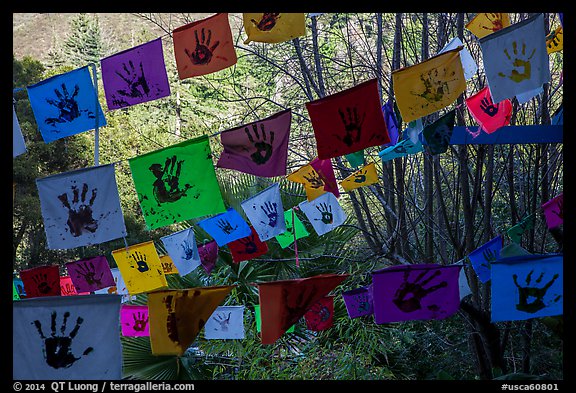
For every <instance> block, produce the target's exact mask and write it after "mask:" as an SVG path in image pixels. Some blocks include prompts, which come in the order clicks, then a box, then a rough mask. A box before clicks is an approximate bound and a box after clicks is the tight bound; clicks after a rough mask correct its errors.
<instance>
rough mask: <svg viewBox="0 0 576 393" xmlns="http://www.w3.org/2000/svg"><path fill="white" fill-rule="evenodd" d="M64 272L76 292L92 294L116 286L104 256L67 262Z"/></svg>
mask: <svg viewBox="0 0 576 393" xmlns="http://www.w3.org/2000/svg"><path fill="white" fill-rule="evenodd" d="M66 270H68V275H69V276H70V279H71V280H72V283H74V286H75V287H76V289H77V290H78V292H94V291H97V290H99V289H104V288H108V287H111V286H113V285H116V283H115V282H114V276H113V275H112V271H111V270H110V266H109V265H108V260H107V259H106V257H105V256H104V255H97V256H95V257H88V258H82V259H80V260H78V261H74V262H68V263H66Z"/></svg>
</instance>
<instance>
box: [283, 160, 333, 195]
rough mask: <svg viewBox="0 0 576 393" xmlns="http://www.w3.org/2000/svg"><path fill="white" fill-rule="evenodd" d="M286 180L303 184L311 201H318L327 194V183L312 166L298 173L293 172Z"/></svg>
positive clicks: (303, 168)
mask: <svg viewBox="0 0 576 393" xmlns="http://www.w3.org/2000/svg"><path fill="white" fill-rule="evenodd" d="M286 179H288V180H290V181H293V182H295V183H301V184H303V185H304V190H305V191H306V198H307V199H308V200H309V201H311V200H313V199H316V198H317V197H319V196H320V195H322V194H324V193H325V192H326V190H324V185H325V182H324V180H323V179H322V176H320V174H318V172H316V170H315V169H314V168H312V165H310V164H307V165H304V166H303V167H301V168H300V169H298V170H297V171H295V172H292V173H291V174H289V175H288V176H287V177H286Z"/></svg>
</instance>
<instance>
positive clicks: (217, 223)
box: [198, 207, 252, 247]
mask: <svg viewBox="0 0 576 393" xmlns="http://www.w3.org/2000/svg"><path fill="white" fill-rule="evenodd" d="M198 225H199V226H200V228H202V229H204V231H206V233H208V234H209V235H210V236H212V238H213V239H214V240H216V243H217V244H218V246H219V247H222V246H223V245H225V244H228V243H230V242H233V241H234V240H238V239H242V238H244V237H247V236H250V234H251V233H252V230H251V229H250V225H248V223H247V222H246V221H244V219H243V218H242V216H241V215H240V214H239V213H238V212H237V211H236V210H235V209H234V208H232V207H230V208H228V210H226V212H225V213H220V214H218V215H216V216H212V217H209V218H206V219H204V220H202V221H199V222H198Z"/></svg>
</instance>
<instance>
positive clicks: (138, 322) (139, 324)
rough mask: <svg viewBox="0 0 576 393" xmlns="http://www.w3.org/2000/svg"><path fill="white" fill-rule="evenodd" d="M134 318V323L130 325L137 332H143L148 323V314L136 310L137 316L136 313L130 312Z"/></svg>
mask: <svg viewBox="0 0 576 393" xmlns="http://www.w3.org/2000/svg"><path fill="white" fill-rule="evenodd" d="M132 317H133V318H134V325H132V329H134V330H136V331H137V332H143V331H144V330H145V329H146V325H147V324H148V315H147V314H146V313H141V312H138V316H136V313H133V314H132Z"/></svg>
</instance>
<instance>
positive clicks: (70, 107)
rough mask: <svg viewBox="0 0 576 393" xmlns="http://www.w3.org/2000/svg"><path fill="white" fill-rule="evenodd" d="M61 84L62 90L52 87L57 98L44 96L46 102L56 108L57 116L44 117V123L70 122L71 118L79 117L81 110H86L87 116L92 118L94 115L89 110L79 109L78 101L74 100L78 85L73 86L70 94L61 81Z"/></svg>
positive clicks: (78, 89)
mask: <svg viewBox="0 0 576 393" xmlns="http://www.w3.org/2000/svg"><path fill="white" fill-rule="evenodd" d="M61 86H62V92H60V91H59V90H58V89H54V93H55V94H56V97H57V98H58V100H53V99H50V98H46V102H47V103H48V104H50V105H53V106H55V107H56V108H58V117H48V118H46V119H45V120H44V122H45V123H46V124H49V125H51V126H53V125H54V124H56V123H68V122H71V121H72V120H74V119H77V118H78V117H80V115H81V112H87V115H88V117H89V118H91V119H94V118H95V117H96V116H94V113H93V112H90V111H88V110H82V111H81V110H80V108H79V107H78V102H76V96H77V95H78V92H79V91H80V87H78V85H75V86H74V91H73V92H72V95H70V94H69V93H68V89H67V88H66V85H65V84H64V83H62V85H61Z"/></svg>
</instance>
